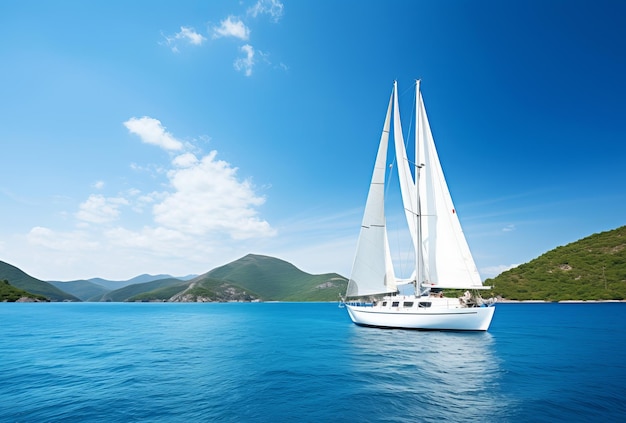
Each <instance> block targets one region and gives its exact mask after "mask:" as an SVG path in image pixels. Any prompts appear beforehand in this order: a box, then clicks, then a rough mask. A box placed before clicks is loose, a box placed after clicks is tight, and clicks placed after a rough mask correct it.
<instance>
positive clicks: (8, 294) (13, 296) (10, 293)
mask: <svg viewBox="0 0 626 423" xmlns="http://www.w3.org/2000/svg"><path fill="white" fill-rule="evenodd" d="M25 299H26V300H30V301H48V299H47V298H46V297H44V296H43V295H33V294H31V293H30V292H26V291H24V290H23V289H19V288H16V287H14V286H11V284H10V283H9V281H8V280H6V279H5V280H3V281H0V302H9V303H12V302H15V301H20V300H25Z"/></svg>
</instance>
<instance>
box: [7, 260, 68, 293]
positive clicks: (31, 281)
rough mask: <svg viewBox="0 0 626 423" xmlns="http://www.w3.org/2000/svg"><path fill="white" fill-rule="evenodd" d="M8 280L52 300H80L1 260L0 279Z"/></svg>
mask: <svg viewBox="0 0 626 423" xmlns="http://www.w3.org/2000/svg"><path fill="white" fill-rule="evenodd" d="M5 279H6V280H7V281H9V283H10V284H11V285H13V286H14V287H16V288H19V289H23V290H24V291H27V292H30V293H31V294H35V295H41V296H43V297H46V298H48V299H49V300H50V301H80V300H79V299H78V298H76V297H75V296H73V295H71V294H68V293H67V292H64V291H62V290H60V289H59V288H57V287H55V286H53V285H52V284H49V283H48V282H44V281H42V280H39V279H37V278H34V277H32V276H30V275H28V274H26V273H24V272H23V271H22V270H20V269H18V268H17V267H15V266H12V265H10V264H8V263H5V262H3V261H0V280H5Z"/></svg>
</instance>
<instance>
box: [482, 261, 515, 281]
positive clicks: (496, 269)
mask: <svg viewBox="0 0 626 423" xmlns="http://www.w3.org/2000/svg"><path fill="white" fill-rule="evenodd" d="M517 266H519V264H500V265H497V266H487V267H483V268H481V269H480V274H481V275H482V277H483V278H495V277H496V276H498V275H499V274H500V273H502V272H506V271H507V270H511V269H513V268H515V267H517Z"/></svg>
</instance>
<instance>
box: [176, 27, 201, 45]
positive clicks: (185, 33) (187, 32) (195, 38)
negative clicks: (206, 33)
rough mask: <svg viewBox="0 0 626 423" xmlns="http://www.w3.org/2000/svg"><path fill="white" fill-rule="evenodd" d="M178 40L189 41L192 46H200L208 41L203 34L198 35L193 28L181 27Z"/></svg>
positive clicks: (177, 35) (177, 36)
mask: <svg viewBox="0 0 626 423" xmlns="http://www.w3.org/2000/svg"><path fill="white" fill-rule="evenodd" d="M176 39H178V40H186V41H189V43H190V44H193V45H195V46H199V45H200V44H202V42H204V41H205V40H206V38H204V37H203V36H202V35H201V34H198V33H197V32H196V31H195V30H194V29H193V28H188V27H185V26H181V27H180V32H179V33H177V34H176Z"/></svg>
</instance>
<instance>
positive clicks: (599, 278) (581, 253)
mask: <svg viewBox="0 0 626 423" xmlns="http://www.w3.org/2000/svg"><path fill="white" fill-rule="evenodd" d="M485 285H491V286H493V287H494V288H493V293H494V295H499V296H502V297H503V298H506V299H511V300H544V301H561V300H623V299H626V226H622V227H620V228H617V229H614V230H612V231H607V232H602V233H598V234H594V235H591V236H589V237H587V238H583V239H581V240H579V241H576V242H573V243H571V244H568V245H565V246H561V247H557V248H555V249H554V250H551V251H549V252H547V253H545V254H543V255H541V256H539V257H537V258H536V259H534V260H532V261H530V262H528V263H526V264H522V265H520V266H518V267H516V268H514V269H511V270H508V271H506V272H503V273H501V274H500V275H498V276H497V277H495V278H493V279H487V280H486V281H485Z"/></svg>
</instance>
